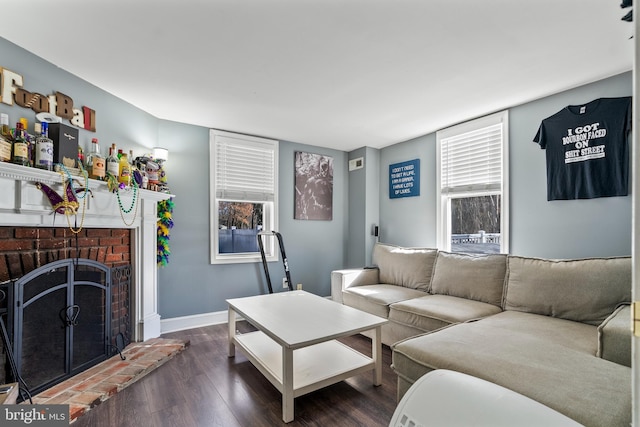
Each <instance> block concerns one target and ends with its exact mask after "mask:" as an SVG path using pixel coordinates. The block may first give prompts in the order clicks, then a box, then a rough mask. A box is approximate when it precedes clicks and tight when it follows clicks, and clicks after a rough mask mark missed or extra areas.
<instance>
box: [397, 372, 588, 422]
mask: <svg viewBox="0 0 640 427" xmlns="http://www.w3.org/2000/svg"><path fill="white" fill-rule="evenodd" d="M389 425H390V426H391V427H427V426H429V427H440V426H443V427H450V426H451V427H454V426H460V427H470V426H478V427H480V426H487V427H502V426H504V427H515V426H517V427H520V426H531V427H540V426H544V427H552V426H570V427H576V426H581V425H582V424H579V423H577V422H576V421H574V420H572V419H571V418H568V417H566V416H565V415H562V414H561V413H559V412H556V411H554V410H553V409H551V408H549V407H547V406H545V405H543V404H541V403H539V402H536V401H535V400H532V399H529V398H528V397H526V396H523V395H521V394H519V393H516V392H514V391H511V390H509V389H506V388H504V387H502V386H499V385H496V384H493V383H490V382H488V381H485V380H481V379H479V378H476V377H472V376H470V375H466V374H462V373H460V372H454V371H448V370H445V369H438V370H435V371H431V372H429V373H427V374H426V375H424V376H422V377H421V378H420V379H418V381H416V382H415V384H413V385H412V386H411V388H410V389H409V390H408V391H407V393H406V394H405V395H404V396H403V398H402V400H401V401H400V403H399V404H398V407H397V408H396V410H395V412H394V414H393V418H391V423H390V424H389Z"/></svg>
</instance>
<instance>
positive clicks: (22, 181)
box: [0, 162, 173, 341]
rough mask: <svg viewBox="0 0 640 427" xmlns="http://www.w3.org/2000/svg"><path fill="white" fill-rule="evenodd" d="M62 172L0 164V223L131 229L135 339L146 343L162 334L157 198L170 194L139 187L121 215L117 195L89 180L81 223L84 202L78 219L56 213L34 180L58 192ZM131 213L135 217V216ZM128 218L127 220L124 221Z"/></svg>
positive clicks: (79, 182)
mask: <svg viewBox="0 0 640 427" xmlns="http://www.w3.org/2000/svg"><path fill="white" fill-rule="evenodd" d="M62 178H63V177H62V175H61V174H60V173H58V172H49V171H45V170H40V169H35V168H29V167H24V166H19V165H14V164H11V163H4V162H0V194H1V195H2V197H0V226H14V227H46V228H51V227H68V226H69V225H68V221H67V219H69V220H70V221H69V222H70V223H71V225H74V224H75V222H76V220H77V225H78V226H79V225H80V224H81V223H82V226H83V227H84V228H129V229H132V230H134V232H133V233H132V235H133V239H132V240H133V241H132V242H131V245H132V248H133V256H132V267H133V278H132V279H133V282H134V283H135V284H134V285H133V289H134V295H133V299H134V303H133V311H134V313H133V317H132V319H133V320H134V321H135V323H134V325H133V326H134V328H133V332H134V337H133V338H134V340H136V341H144V340H147V339H150V338H155V337H158V336H160V315H159V314H158V298H157V292H158V269H157V202H159V201H161V200H167V199H169V198H171V197H173V195H171V194H167V193H159V192H155V191H149V190H138V191H137V193H138V194H137V203H138V206H137V212H136V208H134V209H132V210H131V212H130V213H121V211H120V208H119V206H118V200H117V197H116V195H115V194H113V193H111V192H110V191H109V190H108V188H107V185H106V183H105V182H102V181H97V180H93V179H90V180H89V181H88V182H89V188H90V189H91V193H92V196H89V197H88V198H87V200H86V209H85V212H84V222H83V221H82V211H83V204H84V200H80V201H79V202H80V209H79V212H78V215H77V218H76V217H73V216H72V217H65V215H61V214H56V215H54V214H53V212H52V209H51V204H50V203H49V200H48V198H47V197H45V196H44V194H43V193H42V191H41V190H39V189H38V188H37V187H36V185H35V183H36V182H41V183H43V184H46V185H48V186H50V187H51V188H52V189H54V190H55V191H56V192H58V194H62ZM74 178H75V181H74V185H75V187H76V188H84V185H85V180H84V178H83V177H78V176H76V177H74ZM132 201H133V190H123V191H121V202H122V205H123V206H124V207H125V209H129V207H130V206H131V204H132ZM134 213H135V214H136V215H135V219H134ZM125 221H126V222H125Z"/></svg>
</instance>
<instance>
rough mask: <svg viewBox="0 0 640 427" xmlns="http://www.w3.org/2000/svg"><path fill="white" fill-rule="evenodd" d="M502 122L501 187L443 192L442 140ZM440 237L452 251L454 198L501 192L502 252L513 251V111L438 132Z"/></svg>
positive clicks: (442, 246) (443, 247)
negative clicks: (511, 151) (511, 179)
mask: <svg viewBox="0 0 640 427" xmlns="http://www.w3.org/2000/svg"><path fill="white" fill-rule="evenodd" d="M495 125H501V126H502V143H501V149H502V153H501V180H500V181H501V183H500V188H499V189H497V190H496V189H490V188H487V189H477V188H475V189H460V190H449V191H447V192H443V189H442V144H443V141H444V140H447V139H449V138H453V137H456V136H460V135H463V134H466V133H469V132H474V131H478V130H481V129H483V128H487V127H491V126H495ZM436 170H437V171H436V194H437V196H436V228H437V230H436V239H437V247H438V248H439V249H441V250H444V251H451V199H454V198H466V197H477V196H488V195H496V194H500V253H503V254H508V253H509V240H510V239H509V111H508V110H505V111H501V112H498V113H494V114H491V115H488V116H485V117H481V118H478V119H474V120H470V121H468V122H464V123H461V124H458V125H455V126H451V127H449V128H446V129H442V130H440V131H438V132H436Z"/></svg>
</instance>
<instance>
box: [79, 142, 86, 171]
mask: <svg viewBox="0 0 640 427" xmlns="http://www.w3.org/2000/svg"><path fill="white" fill-rule="evenodd" d="M77 166H78V169H86V168H85V166H86V165H85V162H84V150H83V149H82V147H81V146H80V144H78V161H77Z"/></svg>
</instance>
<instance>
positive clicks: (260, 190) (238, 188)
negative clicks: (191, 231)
mask: <svg viewBox="0 0 640 427" xmlns="http://www.w3.org/2000/svg"><path fill="white" fill-rule="evenodd" d="M209 155H210V163H209V164H210V166H209V167H210V174H209V176H210V180H211V185H210V188H211V196H210V199H211V221H210V223H211V238H210V240H211V263H212V264H222V263H238V262H258V261H262V258H261V256H260V249H259V246H258V240H257V235H258V233H259V232H260V231H262V230H265V231H271V230H277V218H278V214H277V206H278V141H273V140H269V139H264V138H256V137H251V136H246V135H239V134H234V133H229V132H223V131H218V130H211V131H210V135H209ZM274 240H275V239H273V238H265V240H264V249H265V255H266V257H267V260H268V261H275V260H277V255H276V252H275V248H276V245H275V242H274Z"/></svg>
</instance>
